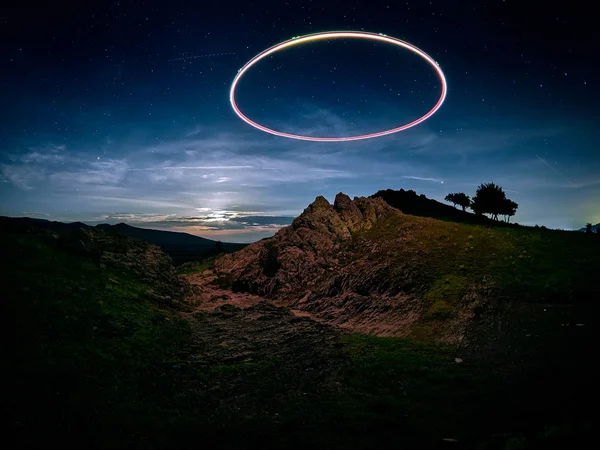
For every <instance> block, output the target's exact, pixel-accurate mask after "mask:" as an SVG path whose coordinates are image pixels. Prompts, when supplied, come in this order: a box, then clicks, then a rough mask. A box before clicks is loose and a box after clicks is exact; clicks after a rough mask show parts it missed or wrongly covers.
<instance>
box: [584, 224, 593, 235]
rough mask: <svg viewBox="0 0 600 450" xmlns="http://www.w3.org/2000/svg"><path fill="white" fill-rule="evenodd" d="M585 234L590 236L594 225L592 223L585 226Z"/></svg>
mask: <svg viewBox="0 0 600 450" xmlns="http://www.w3.org/2000/svg"><path fill="white" fill-rule="evenodd" d="M585 232H586V233H588V234H590V233H591V232H592V224H591V223H586V224H585Z"/></svg>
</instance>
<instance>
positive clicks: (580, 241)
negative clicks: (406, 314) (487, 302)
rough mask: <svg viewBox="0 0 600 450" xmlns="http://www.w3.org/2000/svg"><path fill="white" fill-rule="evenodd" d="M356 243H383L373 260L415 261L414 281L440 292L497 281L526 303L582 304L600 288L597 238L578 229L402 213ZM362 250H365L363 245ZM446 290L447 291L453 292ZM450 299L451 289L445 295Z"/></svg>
mask: <svg viewBox="0 0 600 450" xmlns="http://www.w3.org/2000/svg"><path fill="white" fill-rule="evenodd" d="M354 239H355V243H356V244H358V245H360V243H361V240H362V242H366V243H367V245H368V243H370V242H377V243H385V245H380V246H378V248H377V251H376V252H372V253H371V254H370V255H369V256H368V257H369V258H370V259H371V260H372V261H388V262H389V261H395V262H396V263H395V264H392V266H396V267H401V266H403V265H404V264H405V263H406V261H410V269H412V272H413V273H414V275H415V276H416V277H417V278H416V279H414V280H413V283H412V285H413V286H415V290H417V291H418V289H419V288H422V287H425V290H424V291H422V292H420V293H421V294H423V295H424V296H427V295H429V296H430V297H432V298H433V297H439V295H437V294H438V293H436V292H435V291H436V290H443V289H444V286H445V285H450V288H451V289H453V290H454V291H455V293H456V294H460V293H461V288H464V286H462V287H461V286H460V285H461V281H462V282H463V283H464V282H467V281H470V282H482V281H483V280H487V281H488V282H489V283H491V285H493V287H494V290H495V294H497V295H498V296H500V297H501V298H506V299H518V300H519V301H522V302H573V301H577V302H585V301H588V300H591V299H593V298H595V297H594V296H597V295H599V294H600V286H599V285H598V284H597V283H595V277H596V274H597V271H598V265H599V264H598V256H597V255H598V254H599V253H600V239H597V238H595V236H594V235H591V236H589V235H585V234H583V233H577V232H564V231H550V230H535V229H527V228H492V227H486V226H479V225H468V224H456V223H451V222H443V221H439V220H434V219H429V218H423V217H416V216H409V215H405V216H403V219H402V221H401V222H397V221H393V220H389V221H381V222H379V223H377V224H376V225H375V226H374V227H373V228H372V229H370V230H368V231H365V232H362V233H358V234H357V235H355V236H354ZM359 251H361V250H359ZM448 293H449V292H446V293H445V294H448ZM443 296H444V297H448V295H443Z"/></svg>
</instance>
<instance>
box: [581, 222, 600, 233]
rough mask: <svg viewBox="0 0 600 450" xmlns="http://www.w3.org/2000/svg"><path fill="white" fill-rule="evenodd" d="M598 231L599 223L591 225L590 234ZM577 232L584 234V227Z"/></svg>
mask: <svg viewBox="0 0 600 450" xmlns="http://www.w3.org/2000/svg"><path fill="white" fill-rule="evenodd" d="M598 230H600V223H597V224H596V225H592V233H598ZM579 231H583V232H584V233H585V231H586V229H585V227H583V228H580V229H579Z"/></svg>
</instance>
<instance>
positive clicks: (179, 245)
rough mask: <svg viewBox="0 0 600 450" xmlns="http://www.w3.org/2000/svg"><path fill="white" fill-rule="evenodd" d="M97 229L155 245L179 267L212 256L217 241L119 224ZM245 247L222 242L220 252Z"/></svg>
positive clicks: (104, 225)
mask: <svg viewBox="0 0 600 450" xmlns="http://www.w3.org/2000/svg"><path fill="white" fill-rule="evenodd" d="M97 227H98V228H102V229H103V230H111V231H115V232H118V233H121V234H124V235H126V236H131V237H135V238H138V239H142V240H144V241H146V242H151V243H152V244H156V245H158V246H159V247H160V248H161V249H162V250H163V251H164V252H165V253H166V254H168V255H169V256H170V257H171V258H172V259H173V264H174V265H180V264H183V263H185V262H188V261H197V260H200V259H203V258H206V257H208V256H212V255H214V254H215V253H216V248H217V241H213V240H212V239H206V238H202V237H199V236H194V235H192V234H188V233H179V232H174V231H161V230H151V229H147V228H138V227H132V226H131V225H127V224H126V223H119V224H116V225H110V224H107V223H103V224H100V225H97ZM246 245H248V244H236V243H231V242H222V243H221V246H220V252H223V253H230V252H236V251H238V250H241V249H243V248H244V247H246Z"/></svg>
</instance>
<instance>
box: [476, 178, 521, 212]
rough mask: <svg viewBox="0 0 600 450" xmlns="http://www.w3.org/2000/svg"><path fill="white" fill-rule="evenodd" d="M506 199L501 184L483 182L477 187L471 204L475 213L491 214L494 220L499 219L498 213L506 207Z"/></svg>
mask: <svg viewBox="0 0 600 450" xmlns="http://www.w3.org/2000/svg"><path fill="white" fill-rule="evenodd" d="M506 201H507V198H506V194H505V193H504V191H503V190H502V188H501V187H500V186H498V185H497V184H494V183H483V184H480V185H479V187H478V188H477V192H476V193H475V197H473V201H472V202H471V205H470V206H471V209H472V210H473V211H474V212H475V214H477V215H481V214H486V213H487V214H491V215H492V218H493V219H494V220H498V214H501V213H502V211H503V210H505V209H506V204H507V203H506ZM515 211H516V210H515Z"/></svg>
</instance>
